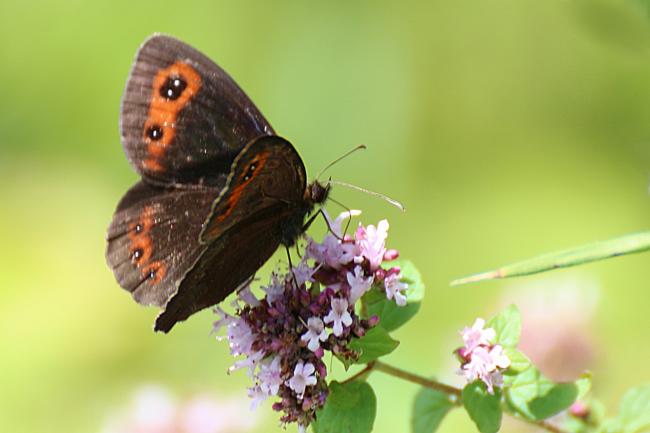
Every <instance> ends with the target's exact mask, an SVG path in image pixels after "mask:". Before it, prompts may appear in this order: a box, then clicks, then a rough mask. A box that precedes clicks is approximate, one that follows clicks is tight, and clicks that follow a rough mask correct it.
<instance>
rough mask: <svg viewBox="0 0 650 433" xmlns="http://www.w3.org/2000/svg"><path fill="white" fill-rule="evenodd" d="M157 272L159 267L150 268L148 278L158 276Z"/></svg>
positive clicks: (151, 278)
mask: <svg viewBox="0 0 650 433" xmlns="http://www.w3.org/2000/svg"><path fill="white" fill-rule="evenodd" d="M156 272H158V269H157V268H151V269H150V270H149V273H148V274H147V278H148V279H150V280H153V279H154V278H156Z"/></svg>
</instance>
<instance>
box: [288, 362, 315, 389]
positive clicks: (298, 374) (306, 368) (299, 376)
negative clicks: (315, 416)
mask: <svg viewBox="0 0 650 433" xmlns="http://www.w3.org/2000/svg"><path fill="white" fill-rule="evenodd" d="M315 372H316V368H315V367H314V364H312V363H311V362H308V363H307V364H304V363H303V362H302V361H298V364H296V367H295V368H294V370H293V376H292V377H291V379H289V381H288V383H287V385H289V388H291V389H293V390H294V391H295V393H296V394H297V395H298V398H302V396H303V395H304V394H305V389H306V388H307V387H308V386H313V385H316V382H317V380H316V376H314V373H315Z"/></svg>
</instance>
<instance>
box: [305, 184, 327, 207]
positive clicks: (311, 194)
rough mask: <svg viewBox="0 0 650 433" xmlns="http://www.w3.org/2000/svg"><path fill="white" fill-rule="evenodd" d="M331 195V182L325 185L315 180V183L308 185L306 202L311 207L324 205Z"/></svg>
mask: <svg viewBox="0 0 650 433" xmlns="http://www.w3.org/2000/svg"><path fill="white" fill-rule="evenodd" d="M329 193H330V182H329V181H328V182H327V183H326V184H324V185H323V184H322V183H320V182H319V181H317V180H315V181H314V182H312V183H310V184H309V185H307V190H306V191H305V201H306V202H307V203H309V204H310V205H317V204H323V203H325V201H326V200H327V197H328V196H329Z"/></svg>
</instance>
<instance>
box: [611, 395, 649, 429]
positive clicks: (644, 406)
mask: <svg viewBox="0 0 650 433" xmlns="http://www.w3.org/2000/svg"><path fill="white" fill-rule="evenodd" d="M602 431H604V432H607V433H640V432H643V431H650V384H646V385H642V386H639V387H636V388H632V389H630V390H629V391H628V392H626V393H625V395H624V396H623V400H622V401H621V404H620V407H619V410H618V416H617V417H616V418H614V419H611V420H608V421H606V423H605V425H604V427H603V430H602Z"/></svg>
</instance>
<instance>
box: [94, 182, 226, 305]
mask: <svg viewBox="0 0 650 433" xmlns="http://www.w3.org/2000/svg"><path fill="white" fill-rule="evenodd" d="M218 191H219V190H218V189H212V188H206V187H202V188H174V187H158V186H152V185H150V184H148V183H146V182H143V181H140V182H138V183H137V184H135V185H134V186H133V187H132V188H131V189H130V190H129V191H128V192H127V193H126V195H125V196H124V197H123V198H122V200H121V201H120V203H119V205H118V207H117V210H116V211H115V215H114V216H113V221H112V222H111V224H110V226H109V229H108V246H107V248H106V260H107V262H108V264H109V266H110V267H111V268H112V269H113V272H114V274H115V277H116V279H117V281H118V283H119V284H120V286H122V287H123V288H124V289H126V290H128V291H129V292H131V294H132V295H133V298H134V299H135V300H136V301H137V302H139V303H141V304H145V305H157V306H161V307H162V306H164V305H165V304H166V302H167V301H168V299H169V297H170V296H172V294H173V293H175V292H176V288H177V287H178V283H179V281H180V280H181V279H182V278H183V276H184V275H185V273H186V272H187V270H188V269H189V268H190V267H191V266H192V265H193V264H194V262H195V261H196V260H197V259H198V257H200V255H201V254H202V253H203V252H204V250H205V246H203V245H201V244H200V243H199V241H198V236H199V233H200V231H201V224H202V222H203V219H204V218H205V215H206V214H207V213H208V212H209V210H210V206H211V203H212V201H213V200H214V197H216V196H217V195H218Z"/></svg>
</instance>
